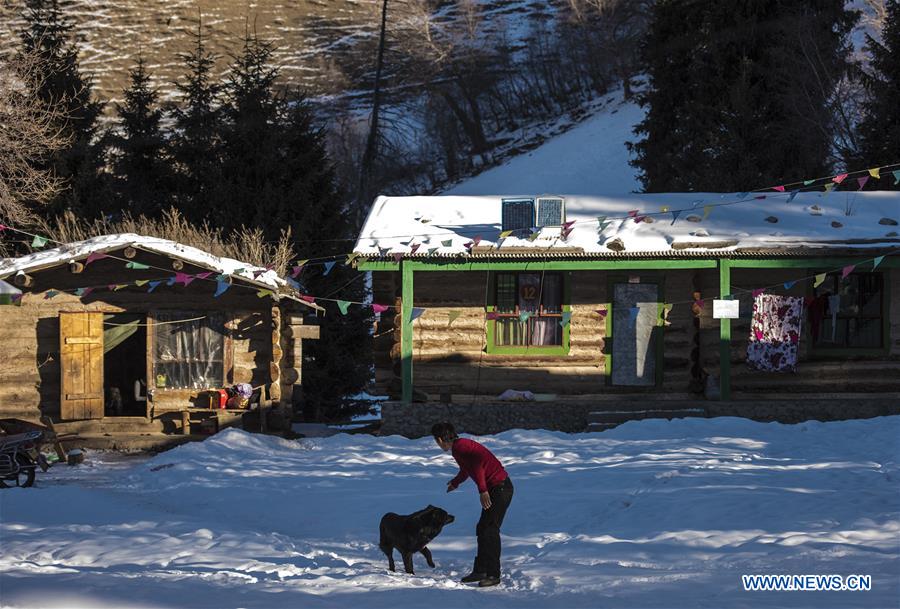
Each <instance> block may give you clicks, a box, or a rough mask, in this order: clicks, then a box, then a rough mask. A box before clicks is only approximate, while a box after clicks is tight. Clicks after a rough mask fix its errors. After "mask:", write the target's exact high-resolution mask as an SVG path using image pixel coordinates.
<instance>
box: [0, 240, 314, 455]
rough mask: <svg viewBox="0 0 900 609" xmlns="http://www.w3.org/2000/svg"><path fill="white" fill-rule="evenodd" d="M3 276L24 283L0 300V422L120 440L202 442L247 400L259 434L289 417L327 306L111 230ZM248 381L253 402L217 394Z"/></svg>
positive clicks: (228, 265) (5, 265) (234, 266)
mask: <svg viewBox="0 0 900 609" xmlns="http://www.w3.org/2000/svg"><path fill="white" fill-rule="evenodd" d="M0 279H3V280H5V283H6V284H7V285H12V286H14V287H15V288H16V289H17V290H18V291H19V292H20V295H16V296H14V297H13V298H10V297H9V295H7V298H6V301H7V302H10V301H13V304H14V305H17V306H2V307H0V336H2V338H3V350H2V355H0V361H2V366H0V417H12V418H19V419H24V420H27V421H32V422H37V421H38V420H40V419H41V418H42V417H49V418H50V420H51V421H53V422H54V423H55V427H56V428H57V431H62V432H64V433H65V432H72V433H76V434H78V435H79V436H80V438H79V442H80V445H85V446H92V445H93V446H95V447H96V446H100V447H112V448H116V447H130V448H160V447H164V446H166V445H169V444H170V443H172V442H178V441H181V440H182V439H183V438H182V439H179V438H175V437H168V438H166V437H163V436H165V435H168V436H178V435H181V436H185V437H196V436H200V437H202V435H201V434H200V433H198V432H206V433H209V432H214V431H216V430H217V429H219V428H220V427H223V426H226V425H231V424H240V423H241V421H243V420H246V415H247V413H248V412H250V409H251V408H252V409H253V410H254V411H255V412H252V414H254V415H255V416H257V417H258V419H257V421H258V423H257V424H258V425H259V426H260V427H262V428H263V429H265V428H266V427H267V426H270V425H272V426H280V427H282V428H284V427H286V426H287V425H289V423H290V416H291V412H292V406H293V404H294V403H295V402H296V401H297V400H298V399H299V396H300V388H301V382H302V375H301V366H302V340H303V339H314V338H316V337H317V336H318V326H316V325H314V324H310V323H309V321H310V319H311V318H314V316H311V315H310V313H314V312H315V309H319V308H320V307H318V306H317V305H315V304H312V303H307V302H303V301H301V300H299V299H297V298H296V297H295V296H293V295H292V294H291V292H290V289H289V288H288V286H287V285H286V284H285V280H283V279H282V278H280V277H278V275H277V274H276V273H275V272H274V271H272V270H268V269H265V268H259V267H256V266H253V265H251V264H247V263H244V262H240V261H238V260H233V259H230V258H222V257H218V256H214V255H212V254H209V253H208V252H205V251H203V250H200V249H197V248H194V247H190V246H187V245H183V244H180V243H176V242H173V241H169V240H165V239H158V238H152V237H146V236H141V235H135V234H115V235H104V236H102V237H96V238H92V239H88V240H85V241H80V242H77V243H70V244H65V245H62V246H60V247H56V248H50V249H46V250H42V251H38V252H36V253H33V254H31V255H28V256H23V257H20V258H11V259H10V258H7V259H2V260H0ZM239 383H247V384H249V385H250V386H252V387H253V389H254V391H253V395H252V398H251V400H250V401H249V403H244V404H242V405H241V406H240V407H239V408H228V407H226V408H222V407H221V406H222V404H221V403H220V402H219V401H217V400H216V399H215V394H214V392H215V391H216V390H219V389H222V388H225V387H230V386H233V385H237V384H239ZM230 405H231V406H234V405H235V403H231V404H230ZM226 406H227V405H226ZM256 408H261V409H262V410H256ZM141 438H143V440H141Z"/></svg>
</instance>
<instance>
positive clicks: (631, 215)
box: [628, 209, 641, 222]
mask: <svg viewBox="0 0 900 609" xmlns="http://www.w3.org/2000/svg"><path fill="white" fill-rule="evenodd" d="M639 211H641V210H639V209H632V210H631V211H629V212H628V217H629V218H637V215H638V212H639ZM635 222H637V220H635Z"/></svg>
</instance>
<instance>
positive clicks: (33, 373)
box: [0, 251, 273, 420]
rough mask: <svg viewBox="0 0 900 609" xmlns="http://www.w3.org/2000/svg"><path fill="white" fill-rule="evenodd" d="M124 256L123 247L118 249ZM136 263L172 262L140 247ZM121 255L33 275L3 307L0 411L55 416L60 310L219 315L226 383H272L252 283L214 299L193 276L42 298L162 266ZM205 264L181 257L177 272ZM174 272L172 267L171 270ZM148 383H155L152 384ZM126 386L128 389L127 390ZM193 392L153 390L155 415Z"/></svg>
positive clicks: (187, 402)
mask: <svg viewBox="0 0 900 609" xmlns="http://www.w3.org/2000/svg"><path fill="white" fill-rule="evenodd" d="M115 255H116V256H121V257H124V256H122V255H121V253H115ZM132 260H134V261H135V262H142V263H144V264H148V265H153V266H156V267H163V268H171V262H172V261H171V260H170V259H168V258H166V257H163V256H157V255H153V254H148V253H145V252H141V251H138V252H137V254H136V256H135V257H133V258H132ZM124 267H125V263H124V262H122V261H120V260H113V259H108V258H107V259H101V260H97V261H95V262H92V263H91V264H90V265H87V266H85V267H83V268H78V267H75V270H74V271H70V270H69V266H68V265H64V266H62V267H56V268H53V269H48V270H44V271H36V272H33V273H31V275H32V277H33V278H34V285H33V286H32V288H31V289H29V290H25V296H24V297H23V300H22V305H21V306H3V307H0V336H2V337H3V339H4V349H3V350H2V351H0V417H19V418H26V419H32V420H37V419H38V418H39V417H40V416H41V415H42V414H47V415H50V416H52V417H58V416H59V397H60V396H59V394H60V374H61V373H60V367H59V312H60V311H103V312H106V313H125V312H130V313H143V314H146V313H147V312H149V311H153V310H159V311H161V310H177V311H188V312H191V311H197V312H201V313H202V312H216V313H224V314H225V316H226V328H228V330H229V339H230V340H228V341H226V345H227V344H228V343H229V342H230V344H231V349H232V352H231V353H226V370H225V376H226V378H225V379H224V381H225V383H227V384H231V383H239V382H248V383H251V384H253V385H254V386H257V385H262V384H266V383H269V382H271V375H270V363H271V362H272V357H273V348H272V347H273V343H272V332H271V312H270V309H269V307H270V304H271V301H270V300H269V299H260V298H257V296H256V292H255V291H254V290H250V289H244V288H237V287H232V288H231V289H230V290H228V291H227V292H226V293H225V294H224V295H222V296H220V297H219V298H213V293H214V291H215V287H216V284H215V283H214V282H206V281H200V280H195V281H193V282H192V283H191V284H190V285H189V286H182V285H180V284H179V285H176V286H167V285H165V284H163V285H160V286H159V287H158V288H157V289H156V290H154V292H153V293H148V292H147V289H146V287H141V288H139V287H136V286H132V287H129V288H125V289H122V290H118V291H110V290H108V289H103V290H97V291H95V292H92V293H91V294H90V295H88V296H86V297H83V298H79V297H77V296H74V295H73V294H71V293H69V292H62V291H60V292H59V293H58V294H57V295H55V296H54V297H53V298H46V296H47V292H48V290H57V291H59V290H70V289H74V288H77V287H84V286H104V285H110V284H117V283H125V282H133V281H135V280H139V279H151V280H155V279H159V278H161V277H165V276H166V272H164V271H160V270H159V269H149V270H127V269H125V268H124ZM205 270H206V269H202V268H199V267H194V266H192V265H189V264H186V263H184V264H183V265H182V272H184V273H189V274H194V273H199V272H203V271H205ZM172 273H174V269H173V271H172ZM151 388H152V383H151ZM130 389H131V388H130V387H129V388H128V390H129V391H130ZM196 393H197V392H196V391H192V390H174V389H168V390H155V391H154V398H153V400H152V408H153V411H154V413H155V414H158V413H160V412H165V411H170V410H180V409H182V408H184V407H187V406H191V405H192V403H191V399H192V396H195V395H196Z"/></svg>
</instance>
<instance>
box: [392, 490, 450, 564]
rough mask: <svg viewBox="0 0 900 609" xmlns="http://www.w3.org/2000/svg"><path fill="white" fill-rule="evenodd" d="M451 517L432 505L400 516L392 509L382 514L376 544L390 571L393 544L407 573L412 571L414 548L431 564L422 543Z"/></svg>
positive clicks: (427, 541) (434, 535) (439, 530)
mask: <svg viewBox="0 0 900 609" xmlns="http://www.w3.org/2000/svg"><path fill="white" fill-rule="evenodd" d="M453 521H454V518H453V516H452V515H450V514H448V513H447V512H445V511H444V510H442V509H441V508H439V507H434V506H433V505H429V506H428V507H427V508H425V509H424V510H419V511H418V512H415V513H414V514H410V515H408V516H401V515H400V514H395V513H393V512H388V513H387V514H385V515H384V516H382V518H381V541H379V542H378V547H379V548H381V551H382V552H384V553H385V554H387V557H388V565H389V566H390V569H391V571H396V569H395V568H394V548H397V550H398V551H399V552H400V556H402V557H403V566H404V567H405V568H406V572H407V573H412V574H413V575H414V574H415V573H414V572H413V561H412V558H413V554H415V553H416V552H421V553H422V556H424V557H425V560H427V561H428V566H429V567H432V568H434V561H433V560H432V559H431V550H429V549H428V548H426V547H425V546H426V545H428V543H430V542H431V540H432V539H434V538H435V537H437V536H438V534H439V533H440V532H441V529H443V528H444V525H447V524H450V523H451V522H453Z"/></svg>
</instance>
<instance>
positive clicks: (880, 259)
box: [872, 256, 884, 271]
mask: <svg viewBox="0 0 900 609" xmlns="http://www.w3.org/2000/svg"><path fill="white" fill-rule="evenodd" d="M882 260H884V256H878V257H877V258H875V260H873V261H872V270H873V271H874V270H875V269H876V268H878V265H879V264H881V261H882Z"/></svg>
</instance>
